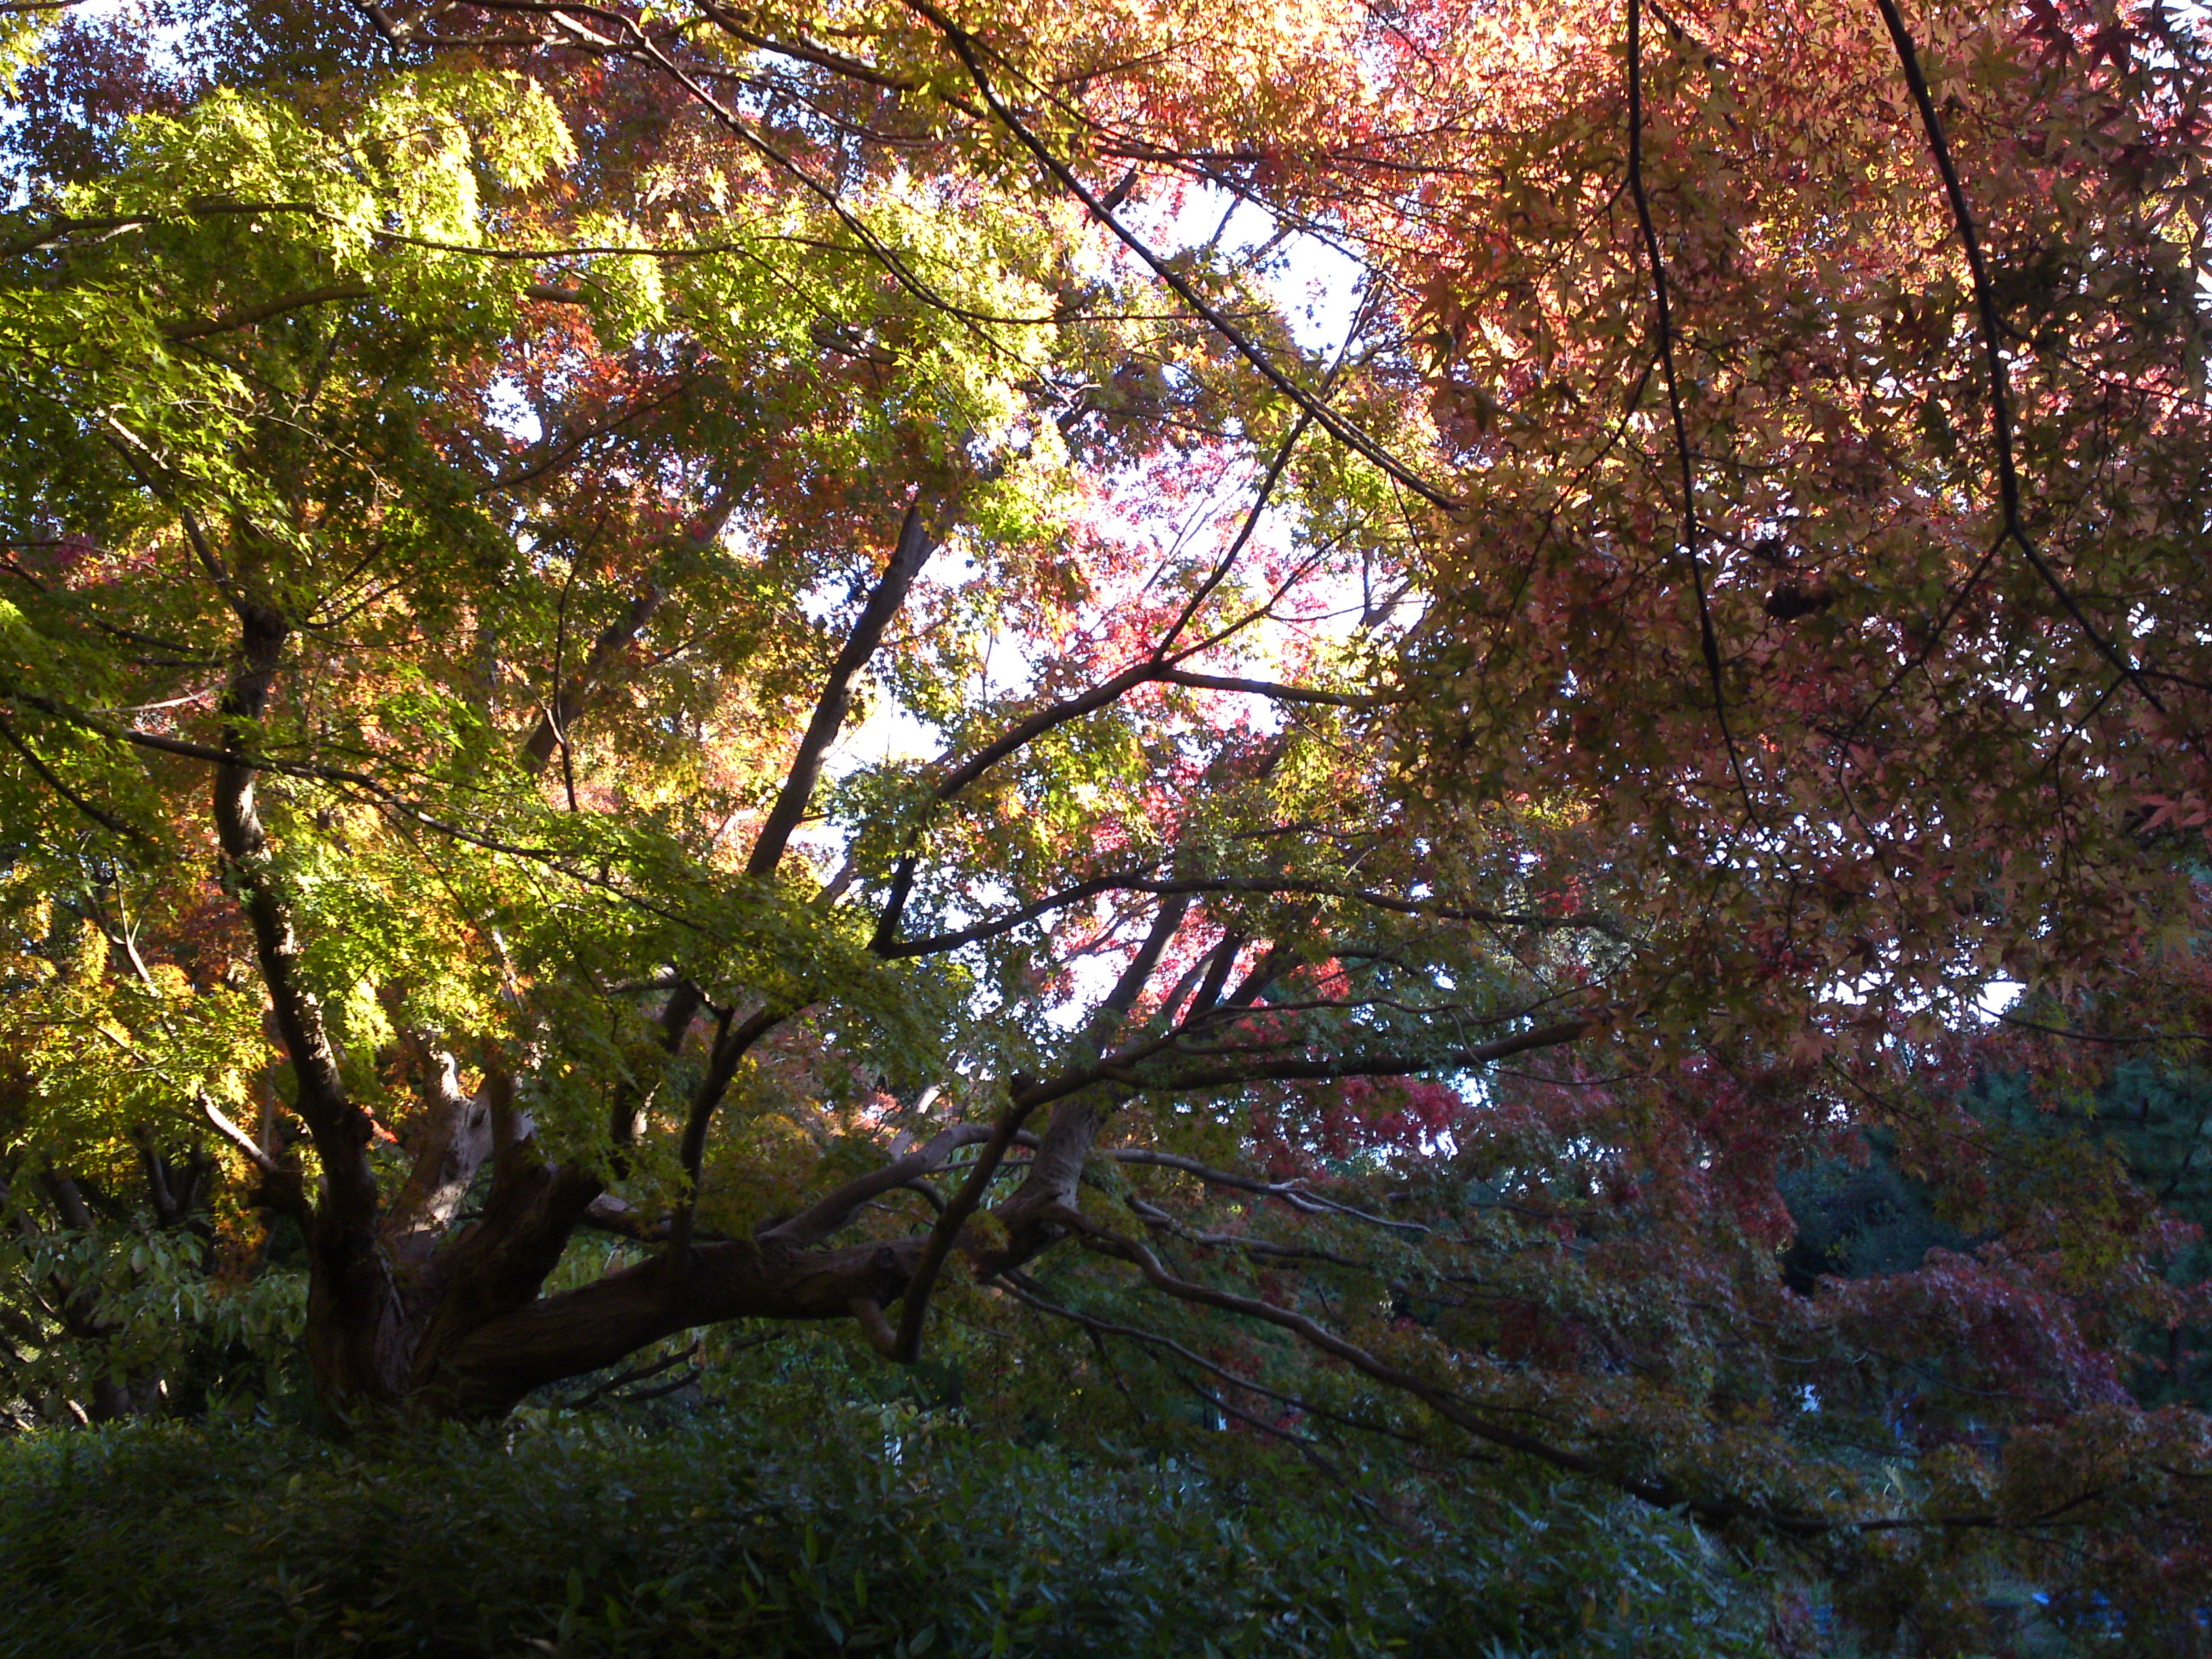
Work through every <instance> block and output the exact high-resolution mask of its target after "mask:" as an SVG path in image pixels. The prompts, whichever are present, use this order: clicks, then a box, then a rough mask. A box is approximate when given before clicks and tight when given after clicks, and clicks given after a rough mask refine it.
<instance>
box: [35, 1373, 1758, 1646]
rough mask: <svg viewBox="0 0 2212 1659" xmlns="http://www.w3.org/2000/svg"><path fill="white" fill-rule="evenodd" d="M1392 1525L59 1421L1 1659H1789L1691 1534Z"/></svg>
mask: <svg viewBox="0 0 2212 1659" xmlns="http://www.w3.org/2000/svg"><path fill="white" fill-rule="evenodd" d="M1391 1507H1392V1506H1391V1505H1390V1504H1389V1502H1388V1499H1387V1495H1386V1501H1385V1504H1384V1514H1383V1515H1378V1514H1377V1513H1376V1511H1375V1510H1374V1509H1373V1508H1371V1507H1370V1506H1367V1505H1364V1504H1361V1503H1359V1502H1356V1501H1354V1500H1352V1498H1349V1497H1347V1496H1346V1495H1345V1494H1344V1493H1342V1492H1339V1491H1338V1490H1337V1489H1335V1488H1334V1486H1330V1485H1328V1483H1326V1482H1322V1481H1319V1480H1308V1479H1306V1478H1305V1477H1304V1474H1303V1473H1302V1472H1301V1471H1297V1470H1295V1469H1293V1470H1287V1471H1285V1472H1284V1473H1283V1474H1282V1475H1281V1477H1280V1478H1279V1479H1275V1480H1266V1481H1255V1480H1250V1479H1249V1478H1244V1479H1229V1478H1223V1477H1218V1476H1212V1475H1209V1474H1206V1473H1204V1472H1202V1471H1201V1470H1200V1468H1196V1467H1194V1466H1193V1465H1192V1464H1191V1463H1190V1462H1188V1460H1182V1459H1162V1458H1158V1457H1137V1456H1131V1457H1128V1458H1127V1459H1118V1460H1117V1459H1114V1458H1111V1457H1105V1456H1102V1455H1098V1454H1097V1453H1096V1452H1095V1451H1093V1452H1091V1453H1088V1454H1085V1455H1076V1454H1073V1453H1070V1452H1067V1451H1066V1450H1063V1449H1054V1448H1037V1447H1021V1446H1011V1445H1008V1444H1006V1443H1005V1442H1004V1441H1003V1440H1001V1439H1000V1438H997V1437H986V1436H983V1435H981V1434H977V1433H973V1432H970V1431H967V1430H966V1429H964V1428H963V1427H961V1426H960V1425H958V1424H957V1421H956V1420H951V1419H944V1418H934V1419H933V1418H930V1417H927V1416H924V1415H922V1414H920V1413H916V1412H915V1411H913V1410H912V1409H910V1408H905V1407H889V1408H869V1409H861V1408H842V1409H839V1408H829V1407H824V1409H823V1412H822V1413H820V1414H819V1415H818V1417H817V1420H816V1421H814V1422H813V1423H811V1425H808V1426H807V1427H806V1428H805V1429H804V1430H803V1431H799V1430H794V1429H793V1427H791V1426H790V1425H788V1424H784V1425H770V1424H766V1423H763V1422H761V1421H759V1420H757V1419H749V1418H746V1417H744V1416H741V1415H739V1414H738V1413H734V1412H732V1411H728V1410H720V1411H710V1412H706V1413H700V1414H699V1415H697V1416H696V1417H693V1418H691V1419H689V1420H687V1421H684V1422H680V1423H677V1424H675V1425H663V1426H661V1427H659V1428H657V1429H655V1430H654V1431H652V1432H650V1433H645V1432H640V1431H636V1430H634V1429H630V1428H626V1427H623V1426H621V1425H617V1424H614V1423H611V1422H607V1421H605V1420H604V1419H580V1418H574V1417H560V1416H556V1417H552V1418H550V1419H546V1420H542V1421H538V1422H534V1423H532V1424H529V1425H525V1426H520V1427H515V1428H511V1429H509V1430H508V1431H506V1432H505V1433H504V1434H502V1435H501V1436H497V1437H485V1436H477V1435H471V1434H465V1433H461V1432H459V1431H448V1432H446V1433H443V1434H441V1435H437V1436H435V1437H426V1438H421V1439H415V1440H409V1441H404V1442H394V1443H386V1444H383V1445H381V1446H379V1447H376V1448H374V1449H365V1448H362V1447H359V1446H356V1447H354V1448H352V1449H341V1448H338V1447H336V1446H333V1445H331V1444H328V1443H323V1442H319V1441H315V1440H313V1439H309V1438H307V1437H303V1436H301V1435H300V1434H298V1433H297V1432H296V1431H291V1430H289V1429H283V1428H276V1427H270V1426H265V1425H235V1424H220V1423H211V1424H206V1425H161V1426H142V1427H131V1428H122V1429H112V1430H101V1431H86V1432H77V1433H57V1434H51V1435H45V1436H40V1437H32V1438H27V1439H21V1440H16V1441H14V1442H11V1443H5V1444H0V1656H7V1659H15V1656H21V1659H57V1656H62V1655H70V1656H82V1659H100V1656H130V1659H153V1656H203V1655H205V1656H216V1655H221V1656H223V1659H261V1656H276V1655H313V1656H325V1655H334V1654H362V1655H401V1654H408V1655H432V1656H455V1659H459V1656H477V1655H482V1656H499V1659H526V1656H529V1655H534V1654H557V1655H574V1656H585V1655H590V1656H600V1655H609V1656H611V1655H636V1656H646V1655H651V1656H653V1659H682V1656H693V1655H701V1656H704V1655H717V1656H720V1655H727V1656H740V1655H742V1656H745V1659H773V1656H779V1655H810V1656H811V1655H829V1654H843V1653H853V1654H861V1653H866V1654H880V1655H884V1656H900V1659H912V1656H918V1655H921V1654H925V1653H937V1654H945V1655H961V1656H964V1655H970V1654H975V1655H983V1654H989V1655H997V1654H1009V1653H1011V1654H1040V1655H1044V1654H1049V1655H1071V1656H1073V1655H1099V1656H1109V1655H1110V1656H1115V1659H1123V1656H1128V1659H1135V1656H1142V1655H1158V1656H1170V1655H1172V1656H1182V1655H1192V1656H1200V1655H1232V1654H1252V1655H1261V1654H1264V1655H1270V1656H1273V1655H1303V1654H1312V1655H1353V1654H1379V1653H1384V1652H1392V1653H1401V1654H1406V1655H1436V1656H1447V1655H1448V1656H1450V1659H1474V1656H1483V1655H1489V1654H1500V1653H1503V1654H1528V1655H1534V1654H1539V1653H1543V1654H1553V1653H1557V1654H1588V1655H1609V1654H1619V1655H1630V1654H1633V1655H1636V1656H1638V1659H1645V1656H1652V1659H1656V1656H1664V1655H1669V1654H1680V1655H1684V1656H1691V1655H1696V1656H1701V1659H1702V1656H1705V1655H1720V1654H1735V1653H1752V1652H1757V1651H1760V1650H1762V1647H1763V1644H1762V1640H1761V1638H1762V1633H1763V1632H1764V1630H1765V1624H1766V1619H1765V1604H1764V1600H1763V1598H1761V1597H1759V1596H1757V1595H1753V1594H1752V1593H1750V1591H1749V1590H1748V1589H1747V1588H1746V1587H1745V1586H1744V1584H1743V1583H1742V1582H1741V1581H1740V1580H1738V1579H1736V1578H1735V1577H1733V1576H1732V1575H1731V1574H1730V1573H1729V1572H1728V1571H1725V1570H1724V1569H1723V1568H1722V1567H1721V1566H1720V1565H1717V1562H1716V1560H1715V1559H1713V1558H1712V1556H1711V1552H1710V1551H1709V1550H1708V1549H1707V1548H1706V1547H1704V1546H1703V1545H1702V1544H1701V1543H1700V1541H1699V1539H1698V1538H1697V1536H1696V1534H1694V1533H1693V1532H1692V1529H1691V1528H1688V1527H1686V1526H1685V1525H1683V1524H1681V1523H1680V1522H1676V1521H1674V1520H1673V1519H1671V1518H1669V1517H1667V1516H1657V1515H1653V1514H1651V1513H1650V1512H1648V1511H1642V1510H1635V1509H1633V1508H1632V1507H1629V1506H1626V1505H1620V1504H1607V1505H1605V1506H1602V1507H1591V1506H1587V1505H1585V1504H1580V1503H1577V1502H1575V1501H1572V1500H1571V1499H1570V1498H1568V1497H1567V1496H1565V1494H1564V1493H1561V1492H1555V1491H1547V1490H1546V1489H1543V1488H1540V1487H1530V1488H1528V1491H1527V1492H1525V1493H1524V1494H1523V1495H1522V1498H1521V1500H1520V1502H1519V1503H1518V1504H1515V1503H1512V1502H1510V1501H1509V1499H1508V1498H1507V1497H1506V1496H1504V1495H1503V1494H1502V1492H1500V1491H1498V1490H1493V1491H1491V1492H1487V1493H1485V1494H1481V1495H1480V1496H1468V1497H1463V1498H1455V1499H1447V1498H1440V1497H1439V1496H1438V1495H1437V1493H1436V1492H1433V1491H1426V1492H1422V1493H1421V1494H1419V1502H1418V1504H1415V1503H1413V1501H1411V1498H1410V1497H1409V1498H1408V1499H1407V1502H1406V1503H1405V1504H1403V1505H1402V1506H1401V1507H1402V1508H1403V1509H1404V1511H1405V1512H1404V1513H1402V1514H1390V1513H1389V1510H1390V1509H1391ZM1385 1515H1387V1516H1388V1518H1384V1516H1385Z"/></svg>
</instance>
